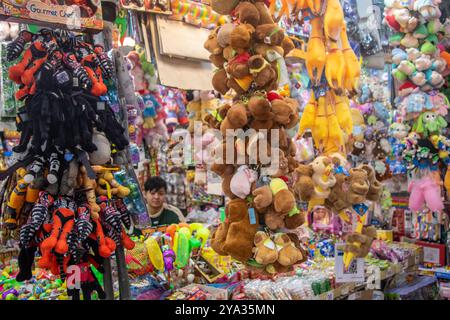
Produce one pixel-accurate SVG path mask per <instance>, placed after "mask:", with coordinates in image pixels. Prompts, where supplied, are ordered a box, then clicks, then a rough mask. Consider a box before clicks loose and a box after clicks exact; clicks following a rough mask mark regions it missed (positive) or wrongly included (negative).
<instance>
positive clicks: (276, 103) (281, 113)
mask: <svg viewBox="0 0 450 320" xmlns="http://www.w3.org/2000/svg"><path fill="white" fill-rule="evenodd" d="M272 111H273V113H274V114H275V117H274V121H275V122H276V123H278V124H280V125H282V126H286V125H288V124H289V123H290V122H291V116H292V114H293V111H292V107H291V106H290V105H289V103H288V102H286V101H285V100H283V99H276V100H273V101H272Z"/></svg>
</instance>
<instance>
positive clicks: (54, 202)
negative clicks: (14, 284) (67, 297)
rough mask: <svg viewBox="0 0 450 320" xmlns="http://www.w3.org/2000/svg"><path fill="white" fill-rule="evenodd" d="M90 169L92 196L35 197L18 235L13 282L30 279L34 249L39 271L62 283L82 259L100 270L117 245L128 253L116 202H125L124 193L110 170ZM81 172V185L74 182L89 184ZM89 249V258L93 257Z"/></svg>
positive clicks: (126, 221) (127, 221)
mask: <svg viewBox="0 0 450 320" xmlns="http://www.w3.org/2000/svg"><path fill="white" fill-rule="evenodd" d="M93 169H94V172H96V173H97V181H95V180H92V183H91V187H92V188H95V185H97V188H95V191H94V190H89V191H86V193H84V192H83V191H81V192H80V191H77V192H76V193H75V194H74V198H69V197H65V196H58V197H56V198H54V197H52V196H51V195H50V194H49V193H48V192H44V191H41V192H40V193H39V196H38V200H37V202H36V204H35V205H34V207H33V208H32V210H31V214H30V216H29V218H28V222H27V223H26V224H24V225H23V226H22V227H21V230H20V247H21V252H22V253H21V255H20V256H19V266H20V273H19V275H18V276H17V280H18V281H24V280H28V279H30V278H31V268H32V264H33V261H34V253H35V252H36V249H37V250H39V252H40V253H41V255H42V257H41V258H40V259H39V261H38V265H39V267H41V268H47V269H49V270H51V272H52V273H53V274H55V275H60V276H61V278H62V279H63V280H64V278H65V276H66V275H65V272H66V269H67V266H68V265H72V264H78V263H83V261H86V259H87V260H89V261H90V260H91V258H93V259H94V260H95V259H97V260H98V259H100V265H101V264H102V262H101V260H102V259H103V258H108V257H109V256H110V255H111V254H112V253H113V252H114V251H115V249H116V247H117V246H119V245H122V246H123V247H124V248H126V249H128V250H131V249H132V248H133V247H134V242H133V241H132V240H131V239H130V238H129V236H128V235H127V233H126V229H125V228H130V227H131V218H130V212H129V211H128V209H127V208H126V206H125V205H124V204H123V202H122V201H121V200H120V199H121V198H125V197H127V196H128V195H129V194H130V190H129V189H128V188H126V187H124V186H121V185H119V183H118V182H117V181H116V180H115V179H114V178H113V177H112V174H111V170H116V169H115V168H106V167H100V166H94V167H93ZM83 172H84V171H83V170H80V171H79V173H78V177H79V178H81V179H77V177H76V175H75V179H76V180H80V181H82V180H83V179H89V178H87V177H84V178H83V176H84V173H83ZM74 183H75V184H76V182H74ZM82 183H83V182H82ZM84 184H85V185H86V182H84ZM102 187H104V188H105V189H102ZM76 189H77V190H83V189H80V188H79V187H76ZM105 191H106V192H105ZM91 192H92V195H91V194H90V193H91ZM105 193H106V194H107V195H104V194H105ZM96 195H97V196H98V197H96ZM90 197H93V199H91V198H90ZM72 199H75V201H73V200H72ZM96 208H98V209H96ZM96 210H97V212H96ZM89 248H91V249H92V250H93V252H94V255H93V257H91V254H90V253H89V250H90V249H89ZM20 257H23V258H20ZM97 265H98V264H97Z"/></svg>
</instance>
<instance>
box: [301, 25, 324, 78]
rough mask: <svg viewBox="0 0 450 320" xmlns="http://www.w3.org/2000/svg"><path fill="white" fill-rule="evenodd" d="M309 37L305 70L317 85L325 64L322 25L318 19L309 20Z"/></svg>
mask: <svg viewBox="0 0 450 320" xmlns="http://www.w3.org/2000/svg"><path fill="white" fill-rule="evenodd" d="M311 27H312V29H311V36H310V37H309V41H308V48H307V50H306V68H307V70H308V74H309V77H310V78H311V81H312V83H313V84H318V83H319V82H320V79H321V78H322V74H323V71H324V68H325V64H326V62H327V53H326V49H325V43H324V35H323V25H322V19H321V18H320V17H317V18H314V19H312V20H311Z"/></svg>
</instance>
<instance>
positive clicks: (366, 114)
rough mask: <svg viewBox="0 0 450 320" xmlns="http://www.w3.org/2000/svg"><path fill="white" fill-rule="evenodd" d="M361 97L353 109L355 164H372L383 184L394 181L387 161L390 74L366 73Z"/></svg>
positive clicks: (363, 74) (389, 118)
mask: <svg viewBox="0 0 450 320" xmlns="http://www.w3.org/2000/svg"><path fill="white" fill-rule="evenodd" d="M361 78H362V81H361V82H362V83H363V84H362V85H361V94H360V95H359V99H358V103H354V105H353V108H352V109H351V112H352V117H353V134H352V136H353V140H354V143H353V146H352V147H353V150H352V152H351V158H352V161H353V163H355V164H359V163H362V162H364V161H368V162H369V163H372V164H373V166H374V169H375V173H376V177H377V179H378V180H380V181H384V180H387V179H389V178H391V170H390V167H389V164H388V163H387V161H386V157H387V156H388V155H390V153H391V145H390V141H389V137H390V135H389V133H390V132H389V130H388V128H389V126H390V124H391V106H390V102H389V101H390V93H388V92H386V88H388V87H389V86H388V83H387V80H388V73H384V72H375V71H373V70H372V71H370V70H367V69H364V70H363V72H362V76H361Z"/></svg>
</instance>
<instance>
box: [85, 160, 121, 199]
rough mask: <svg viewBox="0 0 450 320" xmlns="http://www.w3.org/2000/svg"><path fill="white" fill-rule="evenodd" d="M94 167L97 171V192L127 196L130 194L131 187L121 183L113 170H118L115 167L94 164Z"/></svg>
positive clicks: (99, 193)
mask: <svg viewBox="0 0 450 320" xmlns="http://www.w3.org/2000/svg"><path fill="white" fill-rule="evenodd" d="M92 169H94V171H95V172H96V173H97V186H96V188H95V192H96V194H97V195H99V196H107V197H108V198H111V196H116V197H119V198H125V197H127V196H128V195H129V194H130V189H129V188H127V187H124V186H122V185H120V184H119V183H118V182H117V180H116V179H114V175H113V174H112V171H117V169H115V168H106V167H101V166H93V167H92Z"/></svg>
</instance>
